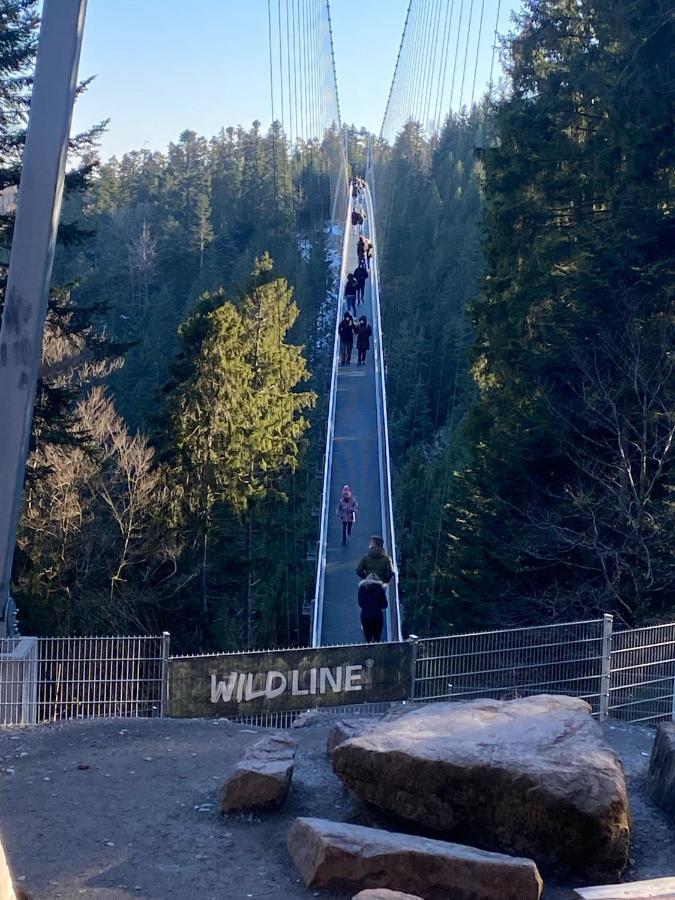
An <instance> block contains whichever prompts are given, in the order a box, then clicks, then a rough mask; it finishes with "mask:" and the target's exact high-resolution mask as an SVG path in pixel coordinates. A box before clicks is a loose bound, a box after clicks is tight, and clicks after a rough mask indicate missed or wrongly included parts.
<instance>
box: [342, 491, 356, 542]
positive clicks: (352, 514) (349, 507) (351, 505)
mask: <svg viewBox="0 0 675 900" xmlns="http://www.w3.org/2000/svg"><path fill="white" fill-rule="evenodd" d="M358 508H359V502H358V500H357V499H356V497H355V496H354V495H353V494H352V490H351V488H350V487H349V485H348V484H346V485H345V486H344V487H343V488H342V496H341V497H340V502H339V503H338V508H337V512H338V515H339V516H340V521H341V522H342V546H343V547H344V546H345V544H346V543H347V536H348V535H351V533H352V527H353V525H354V523H355V522H356V513H357V512H358Z"/></svg>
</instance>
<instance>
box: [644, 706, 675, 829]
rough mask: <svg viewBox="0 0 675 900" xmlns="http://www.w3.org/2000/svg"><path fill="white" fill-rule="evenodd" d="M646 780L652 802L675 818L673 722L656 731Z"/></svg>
mask: <svg viewBox="0 0 675 900" xmlns="http://www.w3.org/2000/svg"><path fill="white" fill-rule="evenodd" d="M647 779H648V782H649V790H650V793H651V795H652V797H653V798H654V800H655V801H656V802H657V803H658V804H659V806H663V807H664V808H665V809H667V810H668V811H669V812H670V813H671V815H673V816H675V722H664V723H662V724H661V725H659V726H658V728H657V729H656V739H655V740H654V746H653V747H652V756H651V759H650V760H649V772H648V775H647Z"/></svg>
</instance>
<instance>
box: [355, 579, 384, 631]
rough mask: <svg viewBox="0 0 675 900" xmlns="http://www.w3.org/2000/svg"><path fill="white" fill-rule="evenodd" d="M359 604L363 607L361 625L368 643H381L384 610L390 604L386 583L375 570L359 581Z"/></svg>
mask: <svg viewBox="0 0 675 900" xmlns="http://www.w3.org/2000/svg"><path fill="white" fill-rule="evenodd" d="M358 600H359V606H360V607H361V627H362V628H363V636H364V637H365V639H366V643H368V644H379V643H380V641H381V640H382V629H383V628H384V613H383V610H385V609H386V608H387V606H388V605H389V604H388V603H387V595H386V593H385V591H384V585H383V584H382V582H381V581H380V579H379V578H378V577H377V575H376V574H375V572H371V573H370V574H369V575H368V576H366V578H364V579H363V581H361V582H360V583H359V593H358Z"/></svg>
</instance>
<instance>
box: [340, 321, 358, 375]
mask: <svg viewBox="0 0 675 900" xmlns="http://www.w3.org/2000/svg"><path fill="white" fill-rule="evenodd" d="M338 334H339V335H340V365H341V366H348V365H349V363H350V362H351V361H352V350H353V349H354V320H353V319H352V317H351V316H350V315H349V313H348V312H346V313H345V315H344V319H342V321H341V322H340V324H339V325H338Z"/></svg>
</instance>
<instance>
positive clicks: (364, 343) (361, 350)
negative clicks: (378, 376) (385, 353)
mask: <svg viewBox="0 0 675 900" xmlns="http://www.w3.org/2000/svg"><path fill="white" fill-rule="evenodd" d="M372 333H373V329H372V328H371V327H370V325H369V324H368V319H366V317H365V316H361V318H360V319H359V322H358V325H357V326H356V349H357V351H358V354H359V358H358V362H357V365H358V366H365V364H366V353H367V352H368V351H369V350H370V337H371V335H372Z"/></svg>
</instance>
